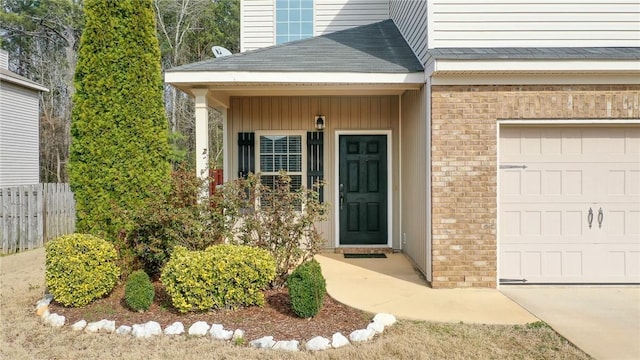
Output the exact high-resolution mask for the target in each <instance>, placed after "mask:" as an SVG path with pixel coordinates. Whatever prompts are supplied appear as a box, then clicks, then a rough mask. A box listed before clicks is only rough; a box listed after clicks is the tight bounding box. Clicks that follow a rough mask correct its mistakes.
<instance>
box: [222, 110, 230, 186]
mask: <svg viewBox="0 0 640 360" xmlns="http://www.w3.org/2000/svg"><path fill="white" fill-rule="evenodd" d="M219 111H220V114H221V115H222V169H223V170H222V177H223V181H224V182H225V183H226V182H227V181H229V175H230V174H231V168H230V167H229V164H230V163H229V145H230V144H229V139H228V137H229V136H228V134H227V131H228V130H229V129H228V125H227V108H220V109H219Z"/></svg>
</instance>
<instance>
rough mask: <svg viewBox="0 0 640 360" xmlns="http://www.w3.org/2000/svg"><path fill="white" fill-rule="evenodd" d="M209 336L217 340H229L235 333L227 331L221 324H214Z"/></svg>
mask: <svg viewBox="0 0 640 360" xmlns="http://www.w3.org/2000/svg"><path fill="white" fill-rule="evenodd" d="M209 334H211V336H212V337H213V338H214V339H216V340H229V339H231V337H232V336H233V331H231V330H225V329H224V327H223V326H222V325H220V324H212V325H211V330H209Z"/></svg>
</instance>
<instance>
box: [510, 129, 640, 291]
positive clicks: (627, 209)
mask: <svg viewBox="0 0 640 360" xmlns="http://www.w3.org/2000/svg"><path fill="white" fill-rule="evenodd" d="M499 152H500V154H499V156H500V157H499V161H500V166H499V168H500V169H499V170H498V172H499V184H498V189H499V190H498V191H499V196H500V197H499V201H500V203H499V216H500V217H499V228H498V237H499V244H498V249H499V265H498V268H499V277H500V281H501V282H502V283H506V282H511V281H514V280H515V281H520V280H526V281H527V282H528V283H639V282H640V126H637V125H632V126H625V127H597V126H591V127H515V126H514V127H509V126H502V127H501V129H500V144H499Z"/></svg>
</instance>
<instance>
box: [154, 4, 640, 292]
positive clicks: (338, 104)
mask: <svg viewBox="0 0 640 360" xmlns="http://www.w3.org/2000/svg"><path fill="white" fill-rule="evenodd" d="M241 29H242V31H241V49H242V50H243V52H242V53H241V54H235V55H232V56H228V57H224V58H219V59H212V60H206V61H202V62H198V63H193V64H188V65H184V66H181V67H177V68H174V69H170V70H169V71H167V73H166V81H167V82H168V83H170V84H172V85H173V86H176V87H177V88H179V89H181V90H183V91H185V92H186V93H189V94H191V95H192V96H194V98H195V102H196V115H195V117H196V124H197V125H196V126H197V129H196V132H197V136H196V138H197V143H196V148H197V150H196V151H197V152H198V153H199V154H200V153H202V151H203V150H206V148H207V144H208V140H207V128H206V126H207V125H206V124H207V113H208V110H209V108H210V107H213V108H216V109H218V110H219V111H221V113H222V114H223V118H224V128H225V130H224V133H225V138H224V141H225V145H224V162H225V163H224V170H225V172H224V174H225V177H226V180H231V179H235V178H237V177H239V176H243V175H244V174H245V173H247V172H261V173H265V172H266V173H270V172H273V171H277V170H278V169H279V168H284V169H285V170H288V171H289V173H291V174H292V175H295V176H298V177H300V178H301V181H302V183H303V184H304V183H306V184H308V183H309V182H310V181H311V180H312V179H316V178H319V177H320V178H324V179H325V180H327V182H328V186H326V187H325V190H324V196H325V199H327V200H328V201H329V202H331V203H332V205H333V206H332V207H333V211H332V213H331V216H330V217H329V219H328V221H327V222H325V223H323V224H322V230H323V232H324V236H325V237H326V238H327V248H329V249H335V250H336V251H349V249H352V248H354V247H355V248H365V249H372V248H373V249H376V248H377V249H383V250H390V249H393V250H401V251H402V252H404V253H405V254H407V256H409V257H410V258H411V259H412V260H413V262H414V263H415V265H416V267H417V268H418V269H420V271H421V272H423V273H424V274H425V276H426V278H427V280H428V281H429V282H430V283H431V285H432V286H433V287H496V286H498V285H499V284H500V283H510V282H524V281H526V282H527V283H608V284H610V283H640V241H639V240H638V239H640V225H639V224H640V190H639V189H640V2H638V1H637V0H620V1H616V2H614V3H611V2H609V1H605V0H602V1H598V0H593V1H588V2H585V1H573V0H571V1H562V2H555V1H548V0H527V1H525V0H509V1H502V0H493V1H488V0H448V1H436V0H428V1H403V0H389V1H380V0H375V1H365V0H333V1H330V0H282V1H281V0H243V1H242V2H241ZM286 40H290V41H291V42H284V41H286ZM318 116H323V117H324V126H323V127H322V128H320V127H318V126H316V118H317V117H318ZM285 158H286V159H288V160H287V161H286V162H280V163H279V165H277V166H275V167H274V166H272V165H273V164H274V161H275V160H276V159H277V160H278V161H282V159H285ZM198 166H199V168H202V167H204V166H206V162H205V161H202V162H199V164H198ZM199 170H202V169H199ZM305 179H306V182H305Z"/></svg>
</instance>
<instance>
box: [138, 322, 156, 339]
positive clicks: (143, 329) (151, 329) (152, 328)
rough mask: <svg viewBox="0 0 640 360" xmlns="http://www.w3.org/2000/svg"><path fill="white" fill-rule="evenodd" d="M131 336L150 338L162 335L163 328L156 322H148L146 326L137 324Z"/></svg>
mask: <svg viewBox="0 0 640 360" xmlns="http://www.w3.org/2000/svg"><path fill="white" fill-rule="evenodd" d="M131 335H133V336H134V337H136V338H149V337H152V336H155V335H162V327H160V324H158V323H157V322H155V321H147V322H146V323H144V324H135V325H133V328H132V329H131Z"/></svg>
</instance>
